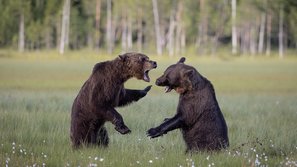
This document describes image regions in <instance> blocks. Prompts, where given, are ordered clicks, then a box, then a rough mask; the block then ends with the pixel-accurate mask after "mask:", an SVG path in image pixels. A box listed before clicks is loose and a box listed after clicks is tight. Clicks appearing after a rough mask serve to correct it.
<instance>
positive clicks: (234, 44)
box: [231, 0, 237, 54]
mask: <svg viewBox="0 0 297 167" xmlns="http://www.w3.org/2000/svg"><path fill="white" fill-rule="evenodd" d="M231 11H232V54H237V30H236V0H232V2H231Z"/></svg>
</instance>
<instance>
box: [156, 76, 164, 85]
mask: <svg viewBox="0 0 297 167" xmlns="http://www.w3.org/2000/svg"><path fill="white" fill-rule="evenodd" d="M165 81H166V79H165V78H162V77H160V78H158V79H157V80H156V85H157V86H165Z"/></svg>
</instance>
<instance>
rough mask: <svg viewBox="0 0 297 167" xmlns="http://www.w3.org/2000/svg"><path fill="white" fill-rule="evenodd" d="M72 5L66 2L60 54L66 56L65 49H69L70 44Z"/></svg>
mask: <svg viewBox="0 0 297 167" xmlns="http://www.w3.org/2000/svg"><path fill="white" fill-rule="evenodd" d="M70 5H71V4H70V0H65V1H64V6H63V16H62V28H61V40H60V50H59V51H60V54H64V51H65V48H68V44H69V23H70Z"/></svg>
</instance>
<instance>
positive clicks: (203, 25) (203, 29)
mask: <svg viewBox="0 0 297 167" xmlns="http://www.w3.org/2000/svg"><path fill="white" fill-rule="evenodd" d="M199 6H200V14H199V19H200V21H199V25H198V36H197V40H196V44H195V46H196V48H197V50H198V53H200V54H204V53H205V49H206V46H207V40H208V36H207V33H208V20H207V19H208V18H207V17H208V11H207V9H206V6H207V5H206V4H205V0H200V1H199Z"/></svg>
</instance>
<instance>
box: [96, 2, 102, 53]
mask: <svg viewBox="0 0 297 167" xmlns="http://www.w3.org/2000/svg"><path fill="white" fill-rule="evenodd" d="M100 19H101V0H96V17H95V22H96V23H95V48H96V49H97V50H98V49H99V47H100Z"/></svg>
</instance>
